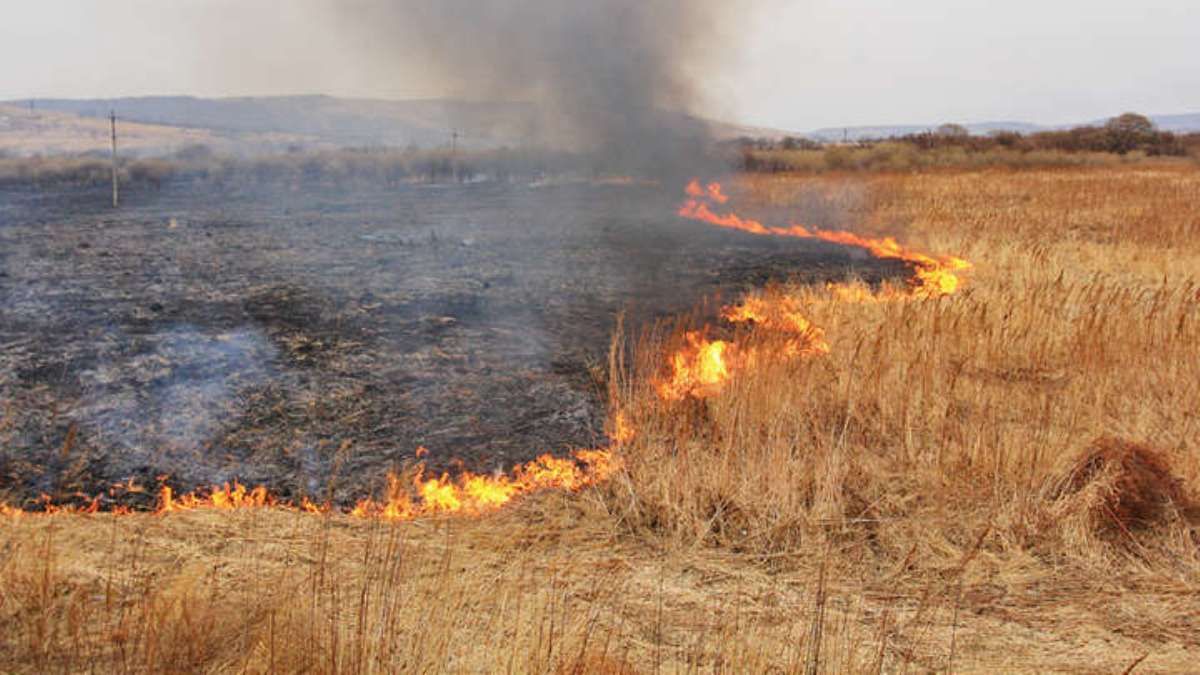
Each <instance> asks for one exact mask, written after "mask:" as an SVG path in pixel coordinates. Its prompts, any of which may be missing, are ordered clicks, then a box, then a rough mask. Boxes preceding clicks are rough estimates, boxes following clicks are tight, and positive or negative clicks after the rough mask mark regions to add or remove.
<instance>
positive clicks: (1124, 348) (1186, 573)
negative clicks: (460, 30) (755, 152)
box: [0, 169, 1200, 672]
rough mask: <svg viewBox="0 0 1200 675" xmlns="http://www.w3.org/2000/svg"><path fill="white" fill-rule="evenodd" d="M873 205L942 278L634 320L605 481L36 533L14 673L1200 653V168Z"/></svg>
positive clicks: (12, 553)
mask: <svg viewBox="0 0 1200 675" xmlns="http://www.w3.org/2000/svg"><path fill="white" fill-rule="evenodd" d="M837 185H838V183H837V182H836V181H835V179H831V178H829V177H819V178H804V179H797V178H783V179H780V178H771V179H767V178H761V177H756V178H746V179H742V180H739V181H737V182H736V183H735V184H734V185H733V186H732V188H731V189H729V190H728V191H726V190H723V189H716V188H701V189H700V190H698V191H696V190H693V192H694V194H693V195H691V197H692V199H693V200H702V202H703V203H704V204H706V205H708V206H707V208H708V209H709V212H710V213H712V214H713V215H714V216H716V217H718V218H726V217H727V216H725V215H721V214H726V213H731V212H732V210H733V209H732V207H731V205H732V204H744V203H748V204H757V205H764V206H772V207H776V208H785V207H787V206H788V204H789V203H790V202H791V201H792V200H794V199H796V198H797V195H802V194H808V193H810V192H811V191H812V190H814V189H816V190H829V189H833V190H836V189H838V188H837ZM858 189H860V190H862V191H864V192H865V194H867V195H869V197H868V201H867V203H866V204H865V206H864V218H863V229H862V232H863V234H862V235H861V237H862V239H861V241H862V242H868V241H870V242H887V241H889V240H887V239H886V238H885V237H879V238H868V234H869V233H873V232H886V231H888V230H891V231H893V232H896V231H898V230H899V231H901V233H903V234H904V235H905V236H904V237H903V239H902V240H903V241H906V242H921V243H922V247H921V249H920V250H919V251H918V250H916V249H913V248H909V247H904V246H899V245H897V246H895V247H891V244H888V245H887V247H885V248H883V249H880V250H881V251H884V252H886V251H897V252H898V253H899V254H901V255H902V259H904V260H907V261H908V262H909V263H910V264H911V265H912V269H913V270H914V273H915V281H914V282H913V283H911V284H909V285H908V286H906V287H899V288H882V289H881V288H870V287H867V286H863V285H845V286H835V287H830V288H824V287H815V288H814V287H808V286H797V285H780V286H776V287H772V288H769V289H766V290H765V291H763V292H760V293H756V294H752V295H750V296H748V297H747V298H745V299H743V300H741V301H739V302H735V303H732V304H731V305H730V306H729V307H727V308H726V309H725V310H724V311H723V312H721V314H720V316H718V317H715V318H714V317H707V318H705V317H687V318H684V319H682V320H680V321H679V322H678V323H677V324H673V325H662V326H659V327H658V328H657V329H656V330H652V331H649V332H647V333H645V334H643V335H638V336H634V337H633V338H631V339H628V340H627V339H625V338H623V337H622V338H621V339H618V340H617V342H616V343H615V344H614V350H613V363H612V367H611V371H612V378H611V380H610V387H611V397H612V400H613V405H614V410H615V411H618V412H617V413H615V414H614V415H613V417H612V419H611V421H610V426H611V429H610V435H611V436H612V437H613V438H614V439H615V442H616V443H618V444H619V446H620V447H619V448H618V450H619V456H620V460H621V462H622V463H621V464H619V465H607V464H606V465H605V466H607V467H609V468H610V469H611V471H610V472H609V473H607V474H606V478H607V480H605V481H603V482H601V483H600V484H599V485H589V484H588V482H583V483H578V484H573V487H577V488H582V489H581V490H580V491H579V492H559V491H550V492H546V491H542V492H540V493H538V494H536V495H533V494H532V493H533V492H537V491H536V490H530V491H528V493H529V494H530V495H531V496H530V498H529V499H526V500H523V501H522V502H521V503H520V504H517V505H516V506H515V507H514V508H512V509H506V510H502V511H499V512H497V513H495V514H493V515H491V516H489V517H488V518H483V519H469V518H468V519H463V518H449V519H448V518H445V517H444V515H443V513H440V512H439V513H434V514H433V515H434V516H435V517H434V518H432V519H428V520H419V521H416V522H411V523H408V524H406V525H405V526H404V527H400V528H397V527H388V526H386V525H384V524H383V523H382V522H380V521H379V520H367V521H362V520H356V519H354V518H352V517H349V516H346V515H339V514H334V513H328V512H326V513H324V514H322V515H320V516H304V515H300V514H295V513H290V512H287V511H283V510H278V509H250V510H246V511H241V512H238V513H235V514H221V513H215V512H214V511H212V510H201V511H193V512H189V513H184V514H179V515H172V516H171V517H169V518H164V517H159V516H153V515H135V516H126V517H113V516H107V515H69V516H61V517H53V518H21V519H16V520H12V521H10V522H9V523H8V524H7V525H6V526H5V529H4V531H3V534H4V537H5V543H4V551H5V554H4V556H5V557H4V558H3V559H2V560H0V579H2V582H0V620H2V622H3V626H4V628H5V631H4V638H3V640H4V645H5V649H4V650H0V651H3V652H4V653H5V654H7V655H9V656H6V657H4V658H6V659H8V660H7V661H3V662H0V663H3V667H4V668H5V669H8V670H26V671H47V670H62V671H72V670H81V669H84V668H85V665H84V664H85V663H86V664H93V665H94V664H105V665H104V666H102V667H107V669H110V670H140V669H144V670H158V669H162V668H163V667H164V666H168V667H170V668H172V669H183V670H206V671H225V670H251V671H266V670H282V671H295V670H301V669H309V670H314V669H315V670H320V671H323V672H342V671H354V672H375V671H421V670H442V669H444V670H508V671H538V672H551V671H557V672H596V671H606V672H650V671H659V670H666V671H682V672H690V671H692V670H709V669H711V670H714V671H726V672H728V671H739V672H744V671H755V672H762V671H767V670H769V669H770V668H772V667H774V668H775V669H776V670H779V669H783V670H787V671H789V672H790V671H792V670H801V669H804V670H806V671H808V672H818V671H829V672H843V671H872V672H878V671H880V670H889V671H890V670H897V669H907V668H914V669H918V670H926V669H929V670H940V669H952V670H979V671H993V672H994V671H996V670H1005V671H1012V670H1044V669H1055V668H1068V667H1069V668H1083V669H1102V670H1124V669H1125V668H1126V667H1128V666H1129V665H1130V664H1132V663H1134V662H1135V661H1139V660H1141V659H1143V658H1144V660H1142V661H1140V663H1141V665H1140V667H1141V668H1147V669H1158V670H1164V671H1181V670H1187V669H1188V668H1189V667H1191V665H1192V664H1194V659H1195V655H1196V653H1197V652H1198V651H1200V640H1198V639H1197V635H1200V630H1197V628H1198V626H1197V623H1196V616H1197V615H1198V614H1200V604H1198V603H1200V601H1198V600H1197V597H1198V596H1197V594H1196V592H1195V591H1196V588H1197V587H1198V586H1200V536H1198V534H1197V533H1198V529H1200V521H1198V518H1200V514H1198V513H1197V506H1196V505H1197V500H1198V499H1200V461H1198V460H1197V454H1196V453H1197V452H1198V448H1200V418H1197V417H1196V415H1195V411H1196V410H1198V409H1200V360H1198V359H1197V358H1196V345H1197V344H1200V322H1198V320H1197V319H1198V318H1200V294H1198V289H1200V285H1198V284H1197V279H1196V276H1195V270H1196V269H1200V230H1198V229H1197V225H1198V224H1200V210H1197V209H1200V207H1198V206H1197V204H1196V202H1195V200H1194V197H1193V196H1192V195H1194V194H1196V193H1197V190H1200V173H1197V172H1195V171H1194V170H1183V169H1162V170H1142V169H1122V170H1071V171H1039V172H1028V173H1009V172H993V173H961V174H939V175H928V176H925V175H917V176H878V177H872V178H869V179H865V180H864V182H863V184H862V185H859V186H858ZM697 203H699V201H698V202H697ZM718 211H719V212H720V213H718ZM741 222H746V221H744V220H743V221H741ZM763 228H764V230H766V232H765V233H766V234H777V233H775V232H773V231H771V229H770V228H768V227H767V226H763ZM788 231H789V232H790V231H792V230H791V229H790V228H789V229H788ZM812 231H813V230H812V229H810V228H806V229H805V232H808V233H810V234H811V233H812ZM789 236H791V235H789ZM839 237H840V235H839ZM830 240H831V241H832V238H831V239H830ZM890 241H891V243H895V241H896V240H890ZM854 245H856V246H860V247H861V248H863V249H865V250H868V251H870V252H872V253H873V254H875V255H879V254H880V253H879V252H878V251H875V250H873V249H871V248H870V247H869V246H866V245H864V244H863V243H856V244H854ZM922 251H934V252H940V251H950V252H955V253H956V254H958V255H961V256H962V258H961V259H960V258H950V257H944V256H941V255H937V254H928V253H923V252H922ZM957 260H970V261H971V262H972V264H973V267H972V269H971V272H970V277H969V282H968V283H966V284H965V285H964V284H960V283H956V284H955V285H954V287H953V288H952V289H951V288H949V287H948V286H947V285H944V284H943V283H942V282H941V281H935V282H931V283H930V285H926V283H925V282H924V280H923V279H922V278H921V277H920V275H919V272H920V271H922V270H942V269H946V270H947V271H948V272H949V273H954V274H955V275H956V276H955V279H956V281H961V279H960V278H959V277H958V276H957V273H958V272H961V271H963V270H964V266H960V265H959V264H958V263H957V262H954V261H957ZM929 261H932V262H929ZM929 288H932V289H934V290H933V291H932V292H927V291H926V290H923V289H929ZM949 290H953V291H954V292H953V293H949V292H947V291H949ZM847 300H861V301H855V302H848V301H847ZM706 331H707V332H706ZM718 343H719V344H722V345H724V346H723V347H721V348H719V349H714V348H713V347H712V345H715V344H718ZM681 375H683V376H682V377H681ZM573 465H574V466H576V467H581V466H583V464H579V463H573ZM425 480H427V479H425ZM497 480H498V479H497ZM505 480H520V478H519V475H518V477H517V478H512V477H510V478H507V479H505ZM423 484H425V483H424V482H422V483H417V484H415V486H417V489H419V486H420V485H423ZM413 485H414V484H413V483H407V484H405V485H402V486H398V488H397V490H398V492H403V493H405V494H411V490H413V489H414V487H410V486H413ZM446 485H447V483H446V482H445V481H443V480H441V479H439V480H437V481H435V483H434V487H435V488H440V487H444V486H446ZM401 487H402V488H403V489H402V490H400V489H399V488H401ZM243 498H248V496H247V495H244V496H243ZM391 501H392V500H390V499H389V500H387V503H391ZM409 503H410V505H411V502H409ZM430 503H437V501H436V499H430Z"/></svg>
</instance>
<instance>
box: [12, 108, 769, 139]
mask: <svg viewBox="0 0 1200 675" xmlns="http://www.w3.org/2000/svg"><path fill="white" fill-rule="evenodd" d="M31 103H32V106H33V107H34V108H36V109H42V110H52V111H56V112H66V113H73V114H76V115H80V116H82V117H107V116H108V114H109V113H110V111H115V112H116V113H117V115H118V117H120V118H122V119H125V120H127V121H131V122H139V123H143V124H157V125H167V126H176V127H186V128H190V129H206V130H210V131H213V132H216V133H219V134H223V135H236V134H290V135H295V136H299V137H304V138H307V139H308V141H309V144H310V145H311V144H317V145H336V146H374V145H381V146H393V147H396V146H399V147H404V146H409V145H415V146H418V147H425V148H429V147H441V146H446V145H449V144H450V143H451V142H458V143H459V144H460V145H461V146H464V147H476V148H479V147H484V148H486V147H498V146H502V145H521V144H522V143H526V142H528V141H530V140H531V139H535V138H537V135H538V132H539V131H540V130H539V128H538V126H539V124H540V121H539V119H538V114H537V110H536V108H535V107H534V106H533V105H531V104H528V103H521V102H503V101H461V100H454V99H431V100H408V101H387V100H377V99H346V98H335V97H332V96H321V95H314V96H281V97H251V98H221V99H212V98H195V97H190V96H151V97H138V98H117V99H35V100H33V101H30V100H28V99H26V100H20V101H10V102H8V104H9V105H11V106H14V107H17V106H19V107H29V106H30V104H31ZM659 114H663V115H666V116H667V117H668V118H669V117H670V116H671V115H675V116H677V117H678V118H679V119H680V121H684V120H685V119H687V116H685V115H683V114H681V113H659ZM668 121H669V119H668ZM706 123H707V124H709V126H710V128H711V129H712V130H713V132H714V133H715V134H716V135H717V136H718V137H719V138H730V137H736V136H739V135H755V136H772V137H781V136H783V135H785V133H786V132H783V131H779V130H775V129H764V128H758V127H749V126H741V125H735V124H727V123H722V122H713V121H706Z"/></svg>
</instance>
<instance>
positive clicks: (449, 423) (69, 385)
mask: <svg viewBox="0 0 1200 675" xmlns="http://www.w3.org/2000/svg"><path fill="white" fill-rule="evenodd" d="M675 192H676V191H675V190H670V191H667V190H664V189H662V188H661V187H658V186H650V187H648V186H643V185H636V184H635V185H592V184H576V185H571V184H567V185H550V186H543V187H537V186H529V185H439V184H429V185H419V184H413V185H403V186H400V187H397V188H394V189H385V188H382V187H361V186H358V187H353V188H346V187H337V186H324V187H321V186H317V187H311V186H309V187H303V188H297V187H294V186H293V187H290V188H285V187H276V188H263V189H257V190H242V191H237V190H230V189H223V188H215V187H201V188H197V187H195V186H193V185H188V184H183V185H176V186H170V185H168V186H166V187H164V188H160V189H157V190H150V189H144V190H134V191H127V192H126V195H125V204H124V206H123V208H122V209H120V210H118V211H113V210H111V209H110V208H108V207H107V204H106V203H105V202H106V200H107V198H108V196H107V193H106V192H104V191H103V190H84V191H79V190H62V191H54V190H49V191H34V190H11V191H9V192H8V193H6V194H5V195H4V202H5V204H6V208H5V210H4V211H3V212H0V250H2V251H3V254H2V255H0V298H3V305H2V308H0V314H2V319H3V320H2V321H0V326H2V328H0V346H2V347H3V349H2V350H0V386H2V388H3V391H4V392H5V394H4V403H3V415H2V417H3V422H2V423H0V447H2V448H3V451H2V452H0V476H2V477H3V493H4V494H3V496H4V498H5V499H4V501H6V502H8V503H10V504H13V503H21V504H27V505H33V504H35V503H37V502H38V501H39V500H42V501H45V500H49V501H51V502H53V503H55V504H73V503H74V504H79V503H87V502H89V501H92V500H94V499H95V498H96V497H100V500H101V506H102V507H113V506H126V507H132V508H152V507H153V506H154V499H155V498H156V494H157V486H158V485H159V484H161V483H166V484H169V485H171V486H172V488H173V489H175V490H176V491H177V492H180V491H183V492H186V491H192V490H196V489H203V488H209V487H211V486H215V485H221V484H224V483H228V482H230V481H239V482H242V483H245V484H249V485H264V486H267V487H269V488H270V489H271V491H272V492H273V493H274V494H277V495H279V496H280V497H281V498H287V499H293V500H299V499H301V498H304V497H307V498H311V499H313V500H330V501H333V502H336V503H340V504H345V503H352V502H353V500H356V499H360V498H362V497H364V496H368V495H371V494H375V493H377V492H378V491H379V490H381V489H382V488H383V487H384V486H385V479H386V476H387V474H388V472H389V471H392V470H399V469H400V468H401V467H402V466H404V465H406V464H409V463H411V462H412V461H413V460H414V452H415V451H416V450H417V449H418V448H424V449H427V450H428V455H427V456H425V457H424V458H423V461H424V463H425V464H426V465H427V466H428V470H429V471H430V472H436V473H440V472H442V471H451V472H453V471H455V470H456V468H467V469H470V470H472V471H476V472H480V473H488V472H491V471H495V470H506V469H508V468H509V467H511V466H513V465H515V464H518V463H523V462H526V461H528V460H531V459H533V458H534V457H536V456H538V455H540V454H541V453H544V452H552V453H558V454H564V453H566V452H567V451H568V450H570V449H573V448H584V447H595V446H596V445H597V444H599V443H601V442H602V441H603V438H604V420H605V416H606V413H607V403H608V401H607V396H606V378H607V372H606V368H605V366H606V363H607V351H608V346H609V341H610V336H611V334H612V332H613V330H614V328H615V323H616V317H617V316H618V314H624V315H626V317H627V319H626V320H627V322H629V324H630V325H648V324H651V323H653V322H654V321H656V320H659V319H662V318H665V317H672V316H675V315H679V314H684V313H688V312H691V311H692V310H693V308H694V307H696V306H697V305H699V304H701V303H702V302H703V301H705V300H706V299H707V300H710V301H712V302H714V303H719V302H720V300H719V299H720V298H721V297H722V296H724V297H734V296H736V295H738V294H739V293H741V292H744V291H745V290H747V289H749V288H752V287H754V286H761V285H763V284H765V283H767V282H768V281H772V280H773V281H776V282H784V281H789V280H791V281H803V282H818V281H819V282H823V281H826V280H840V279H844V278H846V277H848V276H856V277H862V278H865V279H868V280H872V281H875V282H878V281H880V280H882V279H883V278H885V277H898V276H901V275H903V274H904V273H905V267H904V266H903V265H902V264H898V263H896V262H895V261H878V260H871V259H869V258H867V257H865V256H863V255H861V253H859V252H857V251H855V250H854V249H847V248H845V247H839V246H834V245H822V244H820V243H815V244H814V243H809V242H780V241H772V240H764V239H761V238H758V237H753V236H748V235H744V234H741V233H736V232H733V233H727V232H723V231H719V230H715V229H712V228H708V227H706V226H703V225H698V224H696V223H692V222H686V221H682V220H680V219H679V218H677V217H675V216H674V210H675V207H676V205H677V201H678V197H677V195H676V194H675ZM843 197H845V196H843ZM814 200H815V201H814V203H815V204H817V208H818V211H819V215H820V217H821V218H822V219H823V220H824V221H825V223H826V224H827V225H829V226H836V225H840V224H842V222H843V221H844V220H846V219H848V218H849V217H850V212H851V210H852V209H853V208H855V206H856V205H855V204H854V202H853V200H849V201H848V198H843V199H829V198H827V197H814Z"/></svg>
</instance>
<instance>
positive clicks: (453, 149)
mask: <svg viewBox="0 0 1200 675" xmlns="http://www.w3.org/2000/svg"><path fill="white" fill-rule="evenodd" d="M450 170H451V171H452V172H453V174H454V181H455V182H458V181H460V180H462V177H461V176H459V175H458V129H453V130H451V132H450Z"/></svg>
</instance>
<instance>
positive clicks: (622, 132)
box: [335, 0, 748, 172]
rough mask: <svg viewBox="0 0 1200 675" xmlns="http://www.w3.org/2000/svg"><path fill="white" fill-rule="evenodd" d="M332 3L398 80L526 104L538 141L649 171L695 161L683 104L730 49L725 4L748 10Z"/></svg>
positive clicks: (696, 144) (547, 3)
mask: <svg viewBox="0 0 1200 675" xmlns="http://www.w3.org/2000/svg"><path fill="white" fill-rule="evenodd" d="M339 4H340V5H341V7H340V9H339V10H337V11H336V14H335V15H336V16H338V20H339V21H342V22H345V21H350V22H352V25H351V28H352V29H353V30H351V31H350V34H351V35H354V36H357V39H358V40H359V41H360V43H359V46H360V48H362V47H361V45H369V46H368V47H366V48H367V49H371V50H373V51H375V52H381V54H380V55H384V56H386V57H387V58H390V59H393V61H394V62H395V63H396V64H397V65H396V67H397V73H398V75H397V76H398V77H419V78H421V79H422V80H424V81H426V82H427V83H428V84H429V85H431V86H433V87H437V88H439V89H440V90H441V91H444V92H446V93H447V94H450V95H453V96H460V97H463V98H467V99H473V100H501V101H528V102H530V103H532V104H534V106H535V108H536V111H537V120H538V124H537V128H536V130H535V131H534V134H533V136H534V138H533V139H531V140H533V141H534V142H538V143H544V144H548V145H555V146H559V147H568V148H570V149H574V150H586V151H590V152H597V153H599V156H600V157H602V158H604V159H605V160H606V161H607V162H609V163H611V164H612V165H614V166H619V167H624V168H630V169H634V170H642V171H656V172H662V171H664V170H667V171H676V170H684V169H685V168H687V166H686V165H687V164H689V163H693V162H695V161H697V160H698V159H699V158H700V156H701V151H702V149H703V147H704V145H705V143H704V141H705V140H707V138H708V130H707V128H706V125H705V124H704V123H703V122H701V121H700V120H699V119H697V118H695V117H692V116H691V115H689V114H687V113H695V112H696V111H697V110H698V108H699V107H700V103H701V102H702V101H701V98H702V97H701V90H702V87H700V86H698V85H699V84H700V81H701V79H702V78H703V77H704V73H705V72H706V71H708V70H709V69H710V68H712V67H714V66H717V65H719V63H720V62H721V60H722V58H723V57H727V56H728V52H727V50H728V49H729V47H730V45H729V42H728V39H727V36H728V35H732V34H733V31H732V27H731V26H730V20H731V18H732V17H733V16H734V15H735V12H734V10H733V9H728V8H729V6H730V5H731V4H737V5H738V7H737V8H736V12H737V15H744V14H745V13H746V12H747V11H748V9H747V8H746V7H745V6H744V3H723V4H721V3H716V2H710V1H709V0H590V1H589V0H362V1H361V2H359V3H357V4H355V5H353V8H354V9H352V10H348V9H347V6H346V5H345V4H341V3H339ZM723 36H725V37H723ZM692 168H695V167H692Z"/></svg>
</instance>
